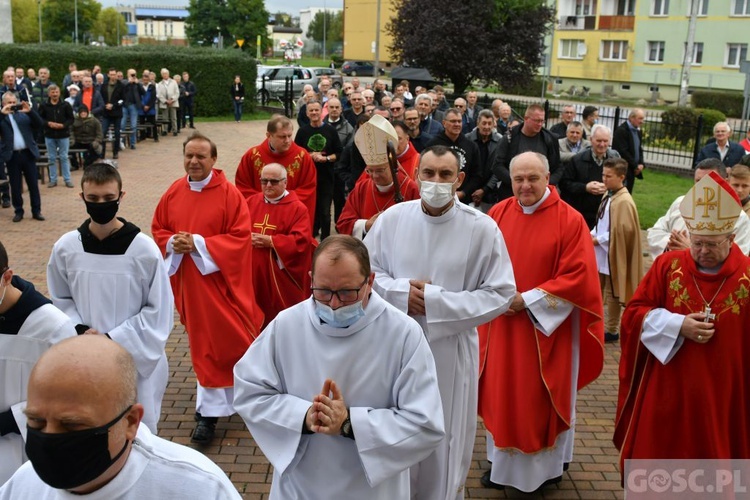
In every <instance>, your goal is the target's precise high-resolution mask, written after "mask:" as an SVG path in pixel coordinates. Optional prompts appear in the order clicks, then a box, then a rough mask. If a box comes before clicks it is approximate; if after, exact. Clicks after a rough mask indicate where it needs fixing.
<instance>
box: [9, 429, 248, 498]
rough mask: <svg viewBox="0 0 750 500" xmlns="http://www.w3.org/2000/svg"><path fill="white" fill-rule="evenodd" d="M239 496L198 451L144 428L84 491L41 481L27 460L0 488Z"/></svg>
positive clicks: (46, 493)
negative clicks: (112, 467) (110, 471)
mask: <svg viewBox="0 0 750 500" xmlns="http://www.w3.org/2000/svg"><path fill="white" fill-rule="evenodd" d="M172 498H174V499H178V498H179V499H183V498H195V499H210V500H238V499H240V498H242V497H241V496H240V494H239V493H238V492H237V489H236V488H235V487H234V485H233V484H232V482H231V481H230V480H229V478H228V477H227V475H226V474H225V473H224V472H223V471H222V470H221V469H220V468H219V466H218V465H216V464H215V463H213V462H212V461H211V460H210V459H209V458H207V457H206V456H205V455H203V454H202V453H200V452H198V451H196V450H193V449H192V448H188V447H187V446H182V445H179V444H177V443H173V442H171V441H167V440H165V439H162V438H160V437H157V436H154V435H153V434H151V432H149V430H148V428H147V427H146V426H145V425H143V424H142V425H141V426H140V427H139V428H138V434H137V435H136V438H135V440H134V442H133V446H132V448H131V450H130V454H129V455H128V460H127V462H125V466H124V467H123V468H122V470H121V471H120V472H119V473H118V474H117V475H116V476H115V477H114V479H112V480H111V481H110V482H109V483H107V484H105V485H104V486H103V487H102V488H100V489H98V490H96V491H94V492H92V493H89V494H87V495H77V494H73V493H70V492H68V491H66V490H58V489H55V488H52V487H50V486H48V485H47V484H46V483H44V482H43V481H42V480H41V479H40V478H39V476H38V475H37V474H36V472H35V471H34V467H33V466H32V465H31V462H27V463H26V464H25V465H24V466H23V467H21V468H20V469H19V470H18V472H16V473H15V474H14V475H13V477H12V478H11V480H10V481H8V482H7V483H6V484H5V485H4V486H3V487H2V488H0V500H18V499H29V500H31V499H33V500H126V499H128V500H147V499H172Z"/></svg>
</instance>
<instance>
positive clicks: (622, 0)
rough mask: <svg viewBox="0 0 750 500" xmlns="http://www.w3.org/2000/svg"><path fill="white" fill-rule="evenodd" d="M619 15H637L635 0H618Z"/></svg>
mask: <svg viewBox="0 0 750 500" xmlns="http://www.w3.org/2000/svg"><path fill="white" fill-rule="evenodd" d="M617 15H618V16H633V15H635V0H617Z"/></svg>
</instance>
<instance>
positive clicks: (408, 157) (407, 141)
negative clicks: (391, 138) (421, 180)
mask: <svg viewBox="0 0 750 500" xmlns="http://www.w3.org/2000/svg"><path fill="white" fill-rule="evenodd" d="M393 128H395V129H396V134H398V146H396V159H397V160H398V163H399V165H401V168H403V169H404V171H405V172H406V175H407V176H408V177H409V179H416V178H417V170H418V167H419V151H417V149H416V148H415V147H414V144H412V143H411V138H410V137H409V129H408V128H407V127H406V124H405V123H404V122H401V121H397V122H395V123H394V124H393Z"/></svg>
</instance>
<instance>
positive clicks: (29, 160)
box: [0, 63, 197, 222]
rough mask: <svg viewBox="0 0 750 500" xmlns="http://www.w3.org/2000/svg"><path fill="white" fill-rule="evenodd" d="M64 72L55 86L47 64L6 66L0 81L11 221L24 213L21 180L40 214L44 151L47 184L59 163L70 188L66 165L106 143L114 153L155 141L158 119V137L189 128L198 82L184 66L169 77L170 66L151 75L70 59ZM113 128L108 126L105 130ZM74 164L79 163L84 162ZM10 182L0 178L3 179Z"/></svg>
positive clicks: (95, 153)
mask: <svg viewBox="0 0 750 500" xmlns="http://www.w3.org/2000/svg"><path fill="white" fill-rule="evenodd" d="M69 71H70V72H69V73H68V74H66V75H64V77H63V80H62V83H61V84H60V85H58V84H56V83H55V82H54V81H53V80H52V79H51V75H50V71H49V69H48V68H46V67H41V68H39V69H38V71H37V70H35V69H34V68H28V69H26V70H24V68H22V67H15V68H14V67H9V68H7V69H6V70H5V71H4V72H3V85H2V87H0V102H2V108H0V109H1V110H2V111H1V113H0V141H1V142H0V147H1V148H2V149H1V151H2V154H1V155H0V204H1V205H2V208H10V207H11V204H12V206H13V209H14V212H15V215H14V217H13V222H21V220H22V219H23V217H24V213H25V211H24V207H23V197H22V192H23V185H22V180H25V181H26V186H27V189H28V192H29V198H30V204H31V213H32V217H33V218H34V219H36V220H39V221H43V220H45V218H44V216H43V215H42V212H41V210H42V209H41V194H40V192H39V186H38V177H39V173H38V170H37V162H38V161H39V160H40V159H41V158H42V157H46V158H45V160H46V163H47V165H48V171H49V182H48V183H47V187H48V188H54V187H57V185H58V167H57V165H58V162H59V165H60V172H61V173H62V177H63V182H64V184H65V186H66V187H68V188H74V187H75V185H74V184H73V181H72V178H71V174H70V172H71V171H74V170H78V169H79V168H82V167H85V166H88V165H91V164H92V163H93V162H94V161H95V160H96V159H98V158H105V157H106V149H107V143H111V144H112V146H111V147H112V158H113V159H115V160H116V159H117V158H118V157H119V153H120V151H121V150H123V149H125V148H126V145H125V141H123V140H122V139H123V138H122V137H121V136H122V132H123V131H126V132H127V133H128V136H127V137H126V139H127V143H128V145H129V148H130V149H136V143H137V142H138V141H139V140H143V139H145V138H146V137H152V138H153V139H154V140H155V141H158V140H159V135H158V128H157V120H158V121H159V122H161V123H163V124H164V128H163V129H162V135H167V133H169V132H171V133H172V134H173V135H175V136H176V135H177V134H178V133H179V132H180V130H181V129H182V128H186V127H187V126H188V124H189V126H190V128H195V127H194V115H195V102H194V99H195V95H196V93H197V87H196V86H195V83H194V82H192V81H191V80H190V75H189V74H188V72H187V71H185V72H183V73H182V75H179V74H176V75H175V76H174V78H171V77H170V73H169V70H168V69H166V68H163V69H162V70H161V80H160V81H158V82H157V81H156V73H154V72H153V71H150V70H148V69H146V70H143V71H142V73H141V77H140V78H139V77H138V74H137V72H136V70H135V69H132V68H131V69H128V70H127V71H126V72H125V73H123V72H122V71H119V70H117V69H115V68H109V70H108V71H107V73H106V74H105V73H103V72H102V70H101V68H100V67H99V66H98V65H95V66H94V67H93V68H92V69H82V70H79V69H78V66H77V65H76V63H70V65H69ZM110 129H111V130H110ZM80 163H83V164H82V165H81V164H80ZM8 179H9V181H10V182H9V183H4V182H3V181H5V180H8Z"/></svg>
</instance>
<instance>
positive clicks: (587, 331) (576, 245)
mask: <svg viewBox="0 0 750 500" xmlns="http://www.w3.org/2000/svg"><path fill="white" fill-rule="evenodd" d="M489 215H490V216H491V217H492V218H493V219H494V220H495V221H496V222H497V223H498V226H499V227H500V230H501V232H502V233H503V238H504V239H505V244H506V245H507V246H508V253H509V254H510V259H511V262H512V263H513V270H514V273H515V277H516V287H517V289H518V291H519V292H526V291H529V290H531V289H534V288H538V289H540V290H542V291H544V292H545V293H546V294H547V295H548V299H547V301H548V303H549V304H550V307H552V308H554V303H555V301H556V300H557V299H558V298H559V299H563V300H565V301H567V302H570V303H571V304H573V305H574V306H575V307H576V309H577V310H578V313H579V318H580V320H579V325H578V331H577V332H573V318H572V316H573V315H574V314H575V310H574V311H573V312H572V313H571V314H570V315H569V316H568V317H567V318H566V319H565V321H563V323H562V324H561V325H560V326H559V327H558V328H557V329H556V330H555V331H554V332H553V333H552V334H551V335H550V336H549V337H548V336H546V335H544V334H543V333H542V332H540V331H538V330H536V328H535V327H534V323H532V321H531V319H530V318H529V315H528V314H527V311H522V312H521V313H518V314H515V315H513V316H507V315H502V316H498V317H497V318H496V319H494V320H492V321H491V322H490V323H489V324H486V325H482V326H480V327H479V349H480V365H479V366H480V368H479V370H480V378H479V414H480V415H481V416H482V418H483V419H484V423H485V426H486V427H487V429H488V430H489V431H490V432H491V433H492V437H493V439H494V441H495V446H496V447H497V448H502V449H517V450H520V451H521V452H523V453H527V454H528V453H535V452H538V451H540V450H543V449H545V448H549V447H551V446H553V445H554V444H555V440H556V439H557V436H558V435H560V434H561V433H562V432H564V431H566V430H568V429H570V418H571V410H572V408H571V406H570V403H571V396H572V392H571V391H573V390H580V389H582V388H583V387H585V386H586V385H587V384H589V383H590V382H592V381H594V380H595V379H596V378H597V377H598V376H599V374H600V373H601V370H602V366H603V363H604V324H603V322H602V316H603V310H602V297H601V291H600V285H599V275H598V272H597V269H596V258H595V257H594V247H593V245H592V244H591V236H590V234H589V230H588V228H587V226H586V222H585V221H584V220H583V217H582V216H581V214H579V213H578V212H577V211H575V210H574V209H573V208H571V207H570V206H569V205H568V204H566V203H564V202H562V201H561V200H560V196H559V195H558V194H557V190H556V189H552V190H551V193H550V195H549V196H548V197H547V199H546V200H545V201H544V202H543V203H542V205H541V206H540V207H539V208H538V209H537V210H536V212H534V213H533V214H531V215H524V213H523V211H522V209H521V206H520V205H519V204H518V201H517V199H516V198H515V197H513V198H509V199H507V200H504V201H502V202H500V203H499V204H497V205H495V206H494V207H493V208H492V209H491V210H490V212H489ZM575 338H577V342H578V346H577V347H578V352H579V353H580V356H579V359H580V367H579V372H578V386H577V387H575V388H574V387H571V370H572V362H573V354H574V353H573V342H574V339H575Z"/></svg>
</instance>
